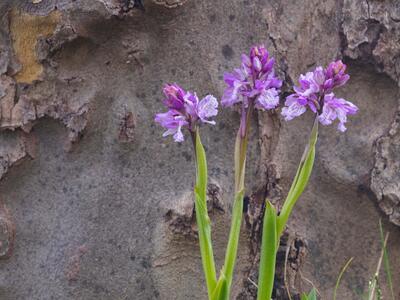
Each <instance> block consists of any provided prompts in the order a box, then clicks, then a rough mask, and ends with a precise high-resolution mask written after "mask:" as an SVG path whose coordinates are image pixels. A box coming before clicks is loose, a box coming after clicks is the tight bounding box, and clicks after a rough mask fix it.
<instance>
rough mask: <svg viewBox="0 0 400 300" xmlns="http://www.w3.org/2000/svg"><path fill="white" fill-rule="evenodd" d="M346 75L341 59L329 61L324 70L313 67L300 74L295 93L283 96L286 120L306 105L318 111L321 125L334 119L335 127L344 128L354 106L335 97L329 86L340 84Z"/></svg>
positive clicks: (347, 77)
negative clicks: (336, 121) (309, 70)
mask: <svg viewBox="0 0 400 300" xmlns="http://www.w3.org/2000/svg"><path fill="white" fill-rule="evenodd" d="M349 79H350V76H349V75H348V74H346V65H345V64H344V63H343V62H342V61H341V60H338V61H335V62H331V63H330V64H329V66H328V67H327V68H325V69H323V68H322V67H317V68H315V70H314V71H313V72H307V73H306V74H305V75H303V74H301V75H300V77H299V85H298V86H295V87H294V88H293V89H294V91H295V93H293V94H291V95H289V96H288V97H286V101H285V107H284V108H283V109H282V115H283V116H284V118H285V120H286V121H290V120H292V119H294V118H296V117H298V116H300V115H302V114H303V113H304V112H305V111H306V110H307V107H308V108H309V109H311V111H312V112H314V113H316V114H318V120H319V122H320V123H321V124H323V125H330V124H332V123H333V122H334V121H335V120H336V119H338V121H339V124H338V127H337V128H338V130H340V131H342V132H344V131H346V126H345V123H346V122H347V115H354V114H356V113H357V111H358V108H357V106H355V105H354V104H353V103H351V102H350V101H347V100H345V99H342V98H336V96H335V94H334V93H333V89H334V88H336V87H340V86H343V85H344V84H345V83H346V82H347V81H348V80H349Z"/></svg>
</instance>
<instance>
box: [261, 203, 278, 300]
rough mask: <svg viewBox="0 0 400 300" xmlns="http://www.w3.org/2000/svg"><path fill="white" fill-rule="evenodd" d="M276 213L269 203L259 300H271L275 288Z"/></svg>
mask: <svg viewBox="0 0 400 300" xmlns="http://www.w3.org/2000/svg"><path fill="white" fill-rule="evenodd" d="M277 238H278V237H277V231H276V211H275V208H274V207H273V206H272V204H271V203H270V202H269V201H266V208H265V214H264V220H263V232H262V242H261V253H260V271H259V275H258V293H257V300H270V299H271V297H272V290H273V288H274V277H275V263H276V251H277V245H278V244H277Z"/></svg>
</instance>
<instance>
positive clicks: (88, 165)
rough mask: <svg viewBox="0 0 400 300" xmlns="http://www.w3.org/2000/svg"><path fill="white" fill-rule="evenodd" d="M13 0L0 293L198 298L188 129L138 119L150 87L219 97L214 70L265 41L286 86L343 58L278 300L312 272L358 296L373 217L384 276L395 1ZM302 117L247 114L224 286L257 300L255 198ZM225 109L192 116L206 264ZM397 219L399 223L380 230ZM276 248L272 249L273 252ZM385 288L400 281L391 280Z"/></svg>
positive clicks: (226, 140)
mask: <svg viewBox="0 0 400 300" xmlns="http://www.w3.org/2000/svg"><path fill="white" fill-rule="evenodd" d="M139 4H141V1H130V0H91V1H89V0H86V1H85V0H75V1H67V0H25V1H22V0H20V1H10V0H8V1H7V0H6V1H2V2H1V3H0V129H1V131H0V178H1V181H0V199H1V203H0V256H1V258H3V259H2V260H1V261H0V299H10V300H14V299H163V300H164V299H166V300H168V299H205V295H206V292H205V288H204V283H203V279H202V278H203V275H202V270H201V263H200V256H199V251H198V244H197V241H196V226H195V223H194V219H193V199H192V195H191V189H192V185H193V181H194V178H193V155H192V152H191V148H190V143H185V144H183V145H177V144H175V143H173V142H172V141H171V140H169V139H162V138H161V133H162V130H161V129H160V128H159V127H157V126H156V125H155V124H154V122H153V116H154V113H156V112H158V111H160V110H161V104H160V100H161V98H162V95H161V86H162V84H163V83H165V82H171V81H172V82H174V81H176V82H179V83H181V84H182V85H183V86H184V87H186V88H188V89H191V90H196V91H198V93H199V95H205V94H206V93H212V94H214V95H215V96H217V97H220V96H221V94H222V91H223V88H224V83H223V81H222V74H223V72H225V71H227V70H231V69H232V68H234V67H235V66H237V65H238V64H239V61H240V54H241V53H242V52H245V51H247V49H248V48H249V47H250V46H251V45H253V44H259V43H264V44H266V45H267V47H268V48H269V50H270V51H271V52H272V53H273V55H274V56H275V57H276V59H277V71H278V74H279V76H280V77H281V78H282V79H284V80H285V86H284V88H283V90H284V92H285V93H287V92H289V90H290V87H291V86H292V84H293V83H294V82H295V81H296V79H297V77H298V75H299V74H300V73H304V72H305V71H307V70H308V69H311V68H313V67H315V66H317V65H324V64H327V63H328V62H329V61H331V60H332V59H335V58H342V59H344V60H345V62H346V63H347V64H348V65H349V72H350V75H351V80H350V81H349V83H348V85H347V86H346V88H344V89H342V91H341V96H343V97H345V98H347V99H349V100H351V101H353V102H354V103H355V104H356V105H357V106H359V107H360V112H359V114H358V115H356V116H354V117H352V118H351V120H350V122H349V126H348V127H349V130H348V131H347V132H346V133H344V134H341V133H339V132H337V131H336V130H335V129H334V128H327V127H323V128H321V134H320V140H319V142H318V146H317V147H318V150H317V163H316V167H315V169H314V172H313V175H312V178H311V181H310V185H309V187H308V188H307V190H306V192H305V194H304V195H303V196H302V197H301V199H300V201H299V203H298V205H297V207H296V211H295V213H294V215H293V217H292V219H291V221H290V224H289V228H288V231H287V233H286V235H285V238H284V241H283V243H282V245H283V246H282V247H281V249H280V256H279V257H280V258H279V262H278V276H277V285H276V287H277V289H276V298H277V299H287V295H286V294H285V293H286V292H285V287H284V284H283V281H284V280H283V278H284V275H283V274H284V270H285V265H286V269H287V270H286V271H287V273H288V274H287V281H288V285H289V288H290V290H291V293H293V295H294V294H296V293H299V292H300V291H302V290H309V289H310V288H311V285H310V282H312V283H313V284H314V285H315V286H316V287H317V288H318V290H319V292H320V294H321V298H322V299H329V298H330V297H331V295H332V290H333V287H334V284H335V280H336V277H337V274H338V273H339V270H340V268H341V266H343V265H344V263H345V262H346V261H347V260H348V259H349V258H350V257H355V262H354V263H353V264H352V267H351V268H350V269H349V270H348V272H347V274H346V275H345V277H344V281H343V282H344V283H343V285H342V287H341V289H340V291H339V295H338V299H359V298H360V296H359V295H360V293H361V290H362V289H363V288H365V287H366V286H367V284H368V279H369V276H370V275H372V273H373V272H374V270H375V268H376V264H377V260H378V256H379V252H380V250H379V249H380V241H379V228H378V221H379V219H380V218H382V219H383V221H384V224H385V228H386V229H387V230H388V231H390V239H389V251H390V253H391V256H392V265H393V269H394V280H395V282H399V280H400V274H399V272H397V269H398V267H397V266H399V265H400V247H399V245H400V232H399V228H398V227H397V226H398V225H400V187H399V184H398V181H399V169H400V166H399V161H400V157H399V153H400V149H399V148H400V146H399V145H400V141H399V136H400V133H399V132H400V131H399V122H400V121H399V120H400V118H399V115H400V114H399V100H400V98H399V82H400V5H399V4H398V1H395V0H392V1H389V0H381V1H378V0H366V1H350V0H340V1H334V0H330V1H317V0H307V1H301V4H299V3H298V2H295V1H288V0H281V1H277V0H276V1H272V0H254V1H249V0H233V1H232V0H219V1H212V0H203V1H196V0H187V1H182V0H153V1H151V0H144V1H143V5H144V8H145V10H144V11H143V10H141V9H140V7H141V5H139ZM311 123H312V116H311V115H307V116H305V117H303V118H299V119H298V120H294V121H292V122H289V123H286V122H283V120H282V119H281V118H280V116H279V112H275V113H266V112H262V113H258V114H257V115H254V122H253V124H252V137H251V147H250V149H249V165H248V169H247V196H246V204H247V205H246V206H247V210H246V213H245V222H244V224H243V230H242V236H241V244H240V249H239V260H238V264H237V268H236V277H235V280H234V293H233V299H255V298H254V295H255V293H256V288H255V286H254V283H253V282H257V278H256V276H257V268H258V266H257V264H258V259H257V258H258V253H259V242H260V238H259V237H260V225H261V218H262V211H263V210H262V202H263V200H264V198H265V197H266V196H268V197H269V198H270V199H271V200H272V201H274V202H275V203H276V205H278V206H279V204H281V203H282V198H284V197H285V195H286V193H287V191H288V188H289V184H290V182H291V180H292V178H293V176H294V172H295V170H296V167H297V163H298V161H299V159H300V156H301V153H302V151H303V149H304V145H305V141H306V138H307V136H308V131H309V129H310V127H311ZM237 127H238V115H237V114H236V113H235V112H234V111H231V110H223V111H221V112H220V114H219V116H218V119H217V126H215V127H213V128H204V130H203V142H204V144H205V145H206V150H207V154H208V161H209V172H210V186H209V196H210V197H209V198H210V199H209V202H210V206H209V210H210V216H211V219H212V221H213V230H214V232H213V238H214V240H215V255H216V258H217V264H218V266H219V267H221V265H222V261H223V255H224V250H225V245H226V240H227V234H228V227H229V220H230V217H229V214H230V210H231V203H232V180H233V172H232V168H233V163H232V159H233V141H234V137H235V133H236V130H237ZM396 225H397V226H396ZM285 257H287V263H285ZM396 293H397V294H396V296H397V297H400V290H399V289H398V288H397V289H396Z"/></svg>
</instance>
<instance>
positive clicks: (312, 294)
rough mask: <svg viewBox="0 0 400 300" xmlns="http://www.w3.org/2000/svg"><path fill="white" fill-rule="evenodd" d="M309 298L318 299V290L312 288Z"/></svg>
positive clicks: (311, 299)
mask: <svg viewBox="0 0 400 300" xmlns="http://www.w3.org/2000/svg"><path fill="white" fill-rule="evenodd" d="M307 298H308V300H317V291H316V290H315V289H312V290H311V292H310V293H309V294H308V297H307Z"/></svg>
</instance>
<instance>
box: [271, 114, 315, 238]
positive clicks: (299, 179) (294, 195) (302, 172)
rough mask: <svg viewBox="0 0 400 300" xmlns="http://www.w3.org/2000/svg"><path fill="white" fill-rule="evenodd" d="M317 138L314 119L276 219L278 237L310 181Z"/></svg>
mask: <svg viewBox="0 0 400 300" xmlns="http://www.w3.org/2000/svg"><path fill="white" fill-rule="evenodd" d="M317 137H318V120H317V119H315V121H314V125H313V128H312V130H311V135H310V139H309V142H308V144H307V146H306V149H305V150H304V153H303V156H302V159H301V161H300V165H299V167H298V169H297V173H296V176H295V178H294V180H293V183H292V186H291V187H290V190H289V193H288V195H287V197H286V200H285V202H284V204H283V207H282V210H281V212H280V215H279V217H278V226H277V230H278V236H280V235H281V234H282V232H283V230H284V228H285V225H286V223H287V220H288V219H289V216H290V214H291V212H292V210H293V207H294V205H295V204H296V202H297V200H298V199H299V197H300V195H301V194H302V193H303V191H304V189H305V188H306V186H307V184H308V180H309V179H310V175H311V171H312V169H313V166H314V158H315V144H316V143H317Z"/></svg>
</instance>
